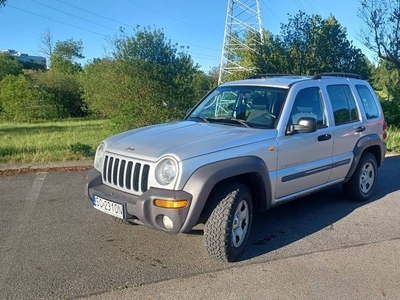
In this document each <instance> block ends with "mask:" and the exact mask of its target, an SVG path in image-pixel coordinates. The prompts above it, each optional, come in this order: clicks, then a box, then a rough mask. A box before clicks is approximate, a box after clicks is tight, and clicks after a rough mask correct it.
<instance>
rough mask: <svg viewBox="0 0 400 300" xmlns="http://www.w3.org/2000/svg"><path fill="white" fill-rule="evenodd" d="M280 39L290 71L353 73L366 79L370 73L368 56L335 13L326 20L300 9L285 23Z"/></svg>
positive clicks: (298, 72)
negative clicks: (350, 37)
mask: <svg viewBox="0 0 400 300" xmlns="http://www.w3.org/2000/svg"><path fill="white" fill-rule="evenodd" d="M280 38H281V41H282V44H283V45H284V48H285V49H286V55H285V56H286V61H287V62H288V71H289V72H290V73H295V74H304V75H312V74H315V73H319V72H351V73H359V74H361V75H363V76H364V77H365V78H368V77H369V75H370V69H369V67H368V64H367V62H366V60H365V56H364V55H363V54H362V52H361V50H360V49H357V48H356V47H354V46H353V45H352V42H350V41H349V40H348V39H347V31H346V29H345V28H343V27H342V26H341V25H340V24H339V22H338V21H337V20H336V18H335V17H334V16H332V15H331V16H330V17H328V18H327V19H323V18H322V17H321V16H319V15H312V16H309V15H307V14H306V13H304V12H301V11H300V12H299V13H298V14H297V15H295V16H294V17H289V22H288V23H287V24H283V25H282V26H281V36H280Z"/></svg>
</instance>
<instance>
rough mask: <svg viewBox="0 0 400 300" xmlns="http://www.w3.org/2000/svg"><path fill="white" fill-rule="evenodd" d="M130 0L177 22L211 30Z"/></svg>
mask: <svg viewBox="0 0 400 300" xmlns="http://www.w3.org/2000/svg"><path fill="white" fill-rule="evenodd" d="M128 1H129V2H131V3H133V4H135V5H138V6H140V7H143V8H145V9H147V10H150V11H153V12H155V13H158V14H160V15H163V16H165V17H167V18H170V19H172V20H175V21H177V22H181V23H184V24H187V25H190V26H192V27H195V28H198V29H201V30H204V31H207V32H210V30H209V29H206V28H202V27H199V26H197V25H194V24H192V23H189V22H186V21H183V20H180V19H178V18H175V17H172V16H170V15H167V14H165V13H163V12H160V11H158V10H155V9H153V8H150V7H147V6H144V5H142V4H139V3H137V2H135V1H132V0H128ZM214 33H215V34H217V33H216V32H214ZM218 35H219V34H218Z"/></svg>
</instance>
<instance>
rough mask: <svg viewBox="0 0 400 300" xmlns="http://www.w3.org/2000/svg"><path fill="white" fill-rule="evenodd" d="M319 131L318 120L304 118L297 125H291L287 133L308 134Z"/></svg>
mask: <svg viewBox="0 0 400 300" xmlns="http://www.w3.org/2000/svg"><path fill="white" fill-rule="evenodd" d="M314 131H317V120H315V119H314V118H310V117H302V118H300V119H299V121H298V122H297V124H294V125H290V126H289V127H288V129H287V131H286V134H287V135H292V134H295V133H308V132H314Z"/></svg>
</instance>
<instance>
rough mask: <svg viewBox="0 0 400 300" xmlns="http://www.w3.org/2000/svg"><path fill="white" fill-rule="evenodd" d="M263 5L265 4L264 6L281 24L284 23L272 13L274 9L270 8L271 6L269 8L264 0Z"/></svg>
mask: <svg viewBox="0 0 400 300" xmlns="http://www.w3.org/2000/svg"><path fill="white" fill-rule="evenodd" d="M261 3H262V4H264V6H265V7H266V8H267V9H268V10H269V11H270V12H271V13H272V15H273V16H274V17H275V18H276V19H277V20H278V21H279V22H280V23H282V20H281V19H279V17H278V16H277V15H276V14H275V13H274V12H273V11H272V9H270V8H269V6H268V5H267V4H266V3H265V2H264V1H263V0H261Z"/></svg>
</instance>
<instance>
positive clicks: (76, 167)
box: [0, 160, 93, 175]
mask: <svg viewBox="0 0 400 300" xmlns="http://www.w3.org/2000/svg"><path fill="white" fill-rule="evenodd" d="M91 168H93V160H90V161H89V160H82V161H60V162H48V163H15V164H0V175H18V174H32V173H37V172H74V171H86V170H89V169H91Z"/></svg>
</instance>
